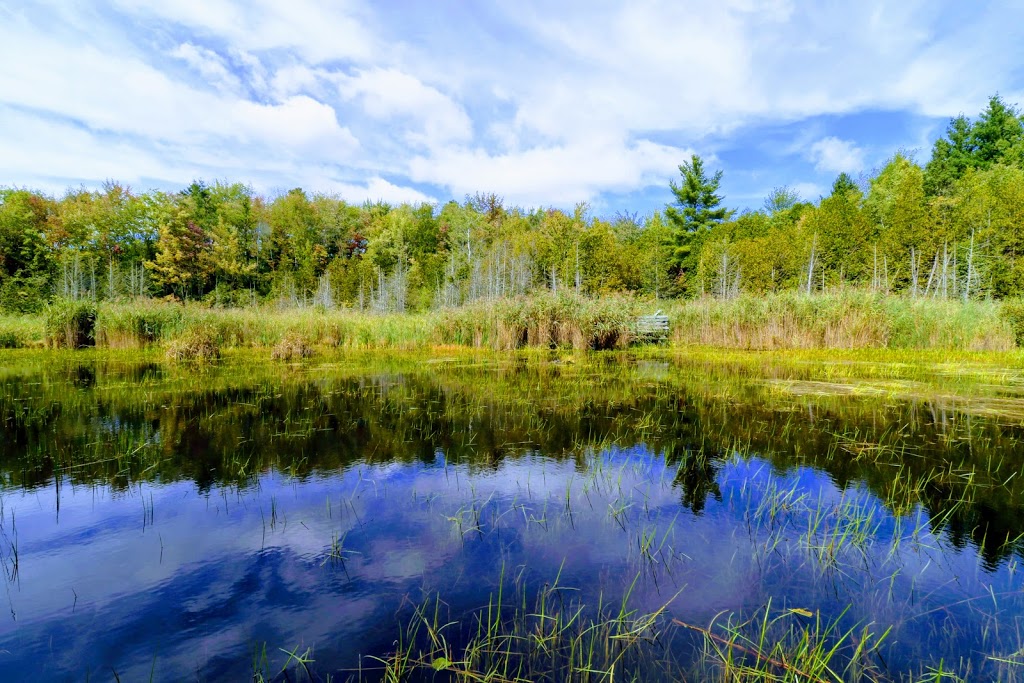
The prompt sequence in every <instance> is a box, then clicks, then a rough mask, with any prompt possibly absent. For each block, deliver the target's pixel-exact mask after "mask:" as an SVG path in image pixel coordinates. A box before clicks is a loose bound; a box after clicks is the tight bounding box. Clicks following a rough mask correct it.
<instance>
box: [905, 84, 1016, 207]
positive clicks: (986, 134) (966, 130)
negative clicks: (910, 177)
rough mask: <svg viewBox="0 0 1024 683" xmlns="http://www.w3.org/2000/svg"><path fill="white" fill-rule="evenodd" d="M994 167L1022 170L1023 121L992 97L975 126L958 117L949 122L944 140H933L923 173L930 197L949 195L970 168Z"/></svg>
mask: <svg viewBox="0 0 1024 683" xmlns="http://www.w3.org/2000/svg"><path fill="white" fill-rule="evenodd" d="M996 164H1005V165H1008V166H1016V167H1018V168H1020V167H1024V121H1022V118H1021V115H1020V113H1019V112H1018V111H1017V110H1016V108H1014V107H1013V106H1011V105H1008V104H1006V103H1005V102H1003V100H1002V98H1000V97H999V95H993V96H992V97H991V98H990V99H989V102H988V107H986V109H985V111H983V112H982V113H981V116H979V117H978V120H977V121H975V122H974V123H971V121H970V120H969V119H968V118H967V117H965V116H963V115H960V116H958V117H956V118H954V119H952V120H951V121H950V122H949V127H948V128H947V129H946V137H944V138H939V139H938V140H936V141H935V146H934V147H933V148H932V158H931V160H930V161H929V162H928V165H927V167H926V170H925V189H926V190H927V192H928V195H929V196H936V195H950V194H952V193H953V191H954V187H955V185H956V183H957V181H959V180H960V179H961V178H963V177H964V176H965V175H966V174H967V172H968V171H969V170H971V169H974V170H984V169H988V168H991V167H992V166H994V165H996Z"/></svg>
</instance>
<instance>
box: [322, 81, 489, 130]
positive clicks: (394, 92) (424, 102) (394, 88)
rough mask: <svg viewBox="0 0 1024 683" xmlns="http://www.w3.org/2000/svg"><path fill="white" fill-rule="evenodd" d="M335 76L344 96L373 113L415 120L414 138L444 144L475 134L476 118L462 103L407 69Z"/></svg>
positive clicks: (387, 117) (386, 117)
mask: <svg viewBox="0 0 1024 683" xmlns="http://www.w3.org/2000/svg"><path fill="white" fill-rule="evenodd" d="M335 80H336V82H337V84H338V88H339V91H340V93H341V97H342V98H344V99H353V98H359V99H360V100H361V102H362V105H363V108H364V110H365V111H366V112H367V113H368V114H369V115H370V116H373V117H375V118H379V119H381V120H392V119H396V118H399V119H406V120H409V121H411V122H412V124H413V126H414V128H413V127H412V126H410V130H409V135H408V136H407V137H408V138H409V139H410V140H411V141H414V142H418V143H421V144H427V145H442V144H445V143H449V142H455V141H465V140H468V139H469V138H470V137H471V136H472V133H473V129H472V122H471V121H470V120H469V117H468V116H467V115H466V113H465V112H464V111H463V110H462V108H461V107H460V106H459V105H457V104H456V103H455V102H453V101H452V100H451V98H449V97H448V96H447V95H445V94H443V93H441V92H440V91H439V90H437V89H436V88H433V87H431V86H428V85H426V84H424V83H422V82H420V81H419V80H418V79H417V78H415V77H413V76H410V75H409V74H407V73H403V72H401V71H398V70H397V69H379V68H375V69H368V70H360V71H358V72H356V73H355V74H354V75H352V76H348V75H345V74H337V75H335Z"/></svg>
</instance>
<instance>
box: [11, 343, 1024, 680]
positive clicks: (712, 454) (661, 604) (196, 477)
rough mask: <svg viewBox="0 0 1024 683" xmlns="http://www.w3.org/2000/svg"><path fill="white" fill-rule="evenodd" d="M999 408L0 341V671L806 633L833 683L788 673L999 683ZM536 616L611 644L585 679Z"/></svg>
mask: <svg viewBox="0 0 1024 683" xmlns="http://www.w3.org/2000/svg"><path fill="white" fill-rule="evenodd" d="M1004 365H1005V364H1004ZM1022 389H1024V371H1022V370H1021V369H1020V368H1014V367H1004V366H993V365H991V364H989V363H985V362H980V361H979V362H977V363H972V362H970V361H961V362H957V363H947V362H943V361H942V360H941V359H932V360H931V361H928V362H921V363H908V362H899V363H896V362H890V361H888V360H886V359H884V358H883V359H879V358H868V359H859V360H858V359H852V360H850V359H847V360H842V359H836V358H833V359H832V360H814V359H809V360H805V361H786V360H783V359H780V358H778V357H772V358H765V359H761V358H758V357H756V356H750V355H748V356H742V357H730V358H724V357H723V358H715V357H714V356H709V355H706V354H705V355H690V354H685V353H671V352H662V353H648V354H640V355H632V354H626V353H611V354H593V355H578V356H573V357H559V356H557V355H551V356H547V355H543V354H529V355H524V356H489V355H485V356H467V355H457V356H455V357H452V358H440V357H435V358H420V357H402V356H390V357H381V356H371V355H361V356H357V357H339V358H333V359H321V360H313V361H309V362H306V363H302V364H292V365H285V364H281V363H271V362H270V361H269V360H267V359H266V358H263V357H259V356H256V355H255V354H239V355H236V356H229V357H228V358H227V359H226V360H224V361H221V362H220V363H218V364H216V365H213V366H188V365H167V364H165V363H163V362H162V361H160V360H158V359H157V357H155V356H154V357H153V358H151V359H150V360H145V359H140V358H139V357H132V356H119V355H109V354H108V355H94V354H93V353H91V352H82V353H78V354H72V353H68V354H47V355H42V354H39V353H25V352H11V353H9V354H7V355H4V356H3V357H2V359H0V567H2V571H3V580H2V582H3V590H2V592H0V607H2V609H0V679H3V680H84V679H91V680H122V681H137V680H168V681H177V680H211V681H212V680H253V679H254V678H256V679H281V680H285V679H286V680H304V679H307V678H313V679H314V680H328V679H330V680H339V681H340V680H349V679H351V680H380V679H381V678H382V677H383V676H384V675H385V672H384V671H383V669H382V667H384V666H385V664H386V663H387V662H389V661H392V662H394V661H397V660H396V659H395V657H394V655H395V653H396V652H400V651H401V652H405V653H406V655H405V656H406V658H407V659H408V660H409V662H407V663H415V662H416V661H418V662H419V663H420V664H427V665H429V664H430V663H431V662H433V666H423V667H422V668H420V669H415V668H413V671H412V673H411V674H409V675H410V676H411V677H412V678H417V677H418V678H422V679H425V680H433V679H435V677H436V679H437V680H453V678H454V677H455V676H456V673H454V672H455V671H456V669H458V668H460V667H463V668H466V669H468V668H470V666H471V664H473V665H476V664H480V661H482V660H480V659H479V657H480V656H483V655H477V656H478V659H477V660H473V662H470V656H469V655H467V654H465V652H466V648H471V646H472V645H473V643H477V644H479V642H480V634H481V630H482V629H483V630H485V631H487V634H485V635H488V636H489V637H490V638H491V640H490V641H489V642H491V643H492V645H493V643H494V642H498V640H495V638H496V636H495V633H496V632H499V631H502V630H505V631H508V632H510V633H514V634H518V635H515V636H514V637H509V638H508V639H506V640H501V641H500V642H501V643H503V645H502V646H501V647H503V648H505V649H511V648H513V646H515V647H520V646H521V650H522V652H523V654H522V658H523V659H527V660H529V659H530V658H533V659H532V660H530V663H528V664H527V665H526V668H523V669H520V670H519V673H518V674H516V672H515V671H511V672H510V671H507V670H506V671H505V673H504V678H502V677H500V676H497V675H495V676H493V677H492V678H491V679H490V680H512V679H515V678H516V677H518V678H520V679H524V678H527V676H526V674H524V673H523V672H527V671H528V672H530V673H529V677H530V678H532V679H534V680H536V679H539V678H543V677H546V678H547V679H548V680H564V679H566V678H570V677H571V678H572V679H573V680H582V679H584V678H586V677H588V676H589V677H590V678H591V679H592V680H631V679H634V680H657V679H659V678H662V679H665V680H680V679H686V680H705V679H706V678H709V677H710V678H713V677H714V676H716V675H720V674H721V673H722V672H723V671H725V670H726V667H727V666H728V664H727V661H728V660H730V659H732V660H735V661H733V663H732V665H734V666H742V665H749V666H751V667H754V668H758V667H759V668H760V669H761V670H764V671H768V672H774V673H775V674H777V675H780V676H784V675H791V676H792V675H795V674H793V671H792V670H788V669H787V667H786V664H785V660H784V659H783V656H782V655H781V654H780V653H784V652H786V648H788V647H798V646H799V643H800V642H801V640H802V639H803V640H806V639H810V640H811V641H814V642H820V643H823V644H824V645H825V646H826V647H825V649H827V650H830V651H831V650H833V649H834V652H832V654H831V655H830V662H831V668H832V673H833V674H834V676H835V677H834V678H833V677H829V676H828V675H827V674H822V675H820V676H819V677H816V678H813V679H803V678H801V679H799V680H837V679H840V680H842V679H847V680H910V679H911V678H913V679H915V680H916V679H923V678H925V677H927V676H932V677H933V679H934V677H935V676H938V675H940V674H941V675H944V673H945V672H949V671H952V672H955V673H956V674H957V675H958V676H961V677H962V678H964V679H966V680H1016V679H1017V678H1018V677H1020V676H1021V674H1022V671H1019V668H1020V665H1019V664H1018V662H1022V661H1024V655H1022V654H1021V647H1022V645H1024V593H1022V592H1021V589H1022V587H1024V574H1022V572H1020V571H1019V569H1020V565H1019V563H1020V559H1021V550H1022V548H1024V541H1022V536H1021V535H1022V533H1024V497H1022V494H1024V471H1022V469H1024V444H1022V443H1021V438H1022V436H1024V427H1022V420H1024V394H1022ZM559 611H560V612H561V614H562V615H565V616H563V617H558V619H562V621H561V622H557V619H555V618H553V617H551V616H550V615H551V614H554V613H555V612H559ZM542 615H543V616H542ZM573 615H576V616H573ZM573 619H574V620H575V622H573V621H572V620H573ZM517 620H518V622H517ZM549 621H551V622H557V623H562V624H563V625H566V628H565V629H564V631H563V632H564V633H565V634H576V635H575V636H572V637H576V638H577V640H579V642H583V641H584V640H587V639H588V638H589V639H590V640H588V641H587V642H591V641H593V640H599V641H603V643H604V646H605V649H604V651H603V653H602V652H600V651H599V652H597V654H596V655H595V654H594V652H595V650H594V648H592V647H591V648H590V650H589V652H590V659H588V660H587V664H586V666H585V667H584V668H587V669H588V671H589V673H587V674H586V676H584V675H583V674H579V673H578V671H579V670H580V669H579V668H577V669H576V670H575V671H577V673H576V674H570V673H567V672H571V671H574V670H573V669H572V668H571V663H567V662H566V661H565V660H566V658H567V657H570V658H571V657H573V656H578V655H574V654H572V653H571V652H570V650H571V649H572V647H571V646H569V647H568V648H567V649H565V648H563V649H559V648H561V647H562V646H561V645H558V644H557V643H555V642H554V636H555V634H554V633H553V632H552V633H550V634H549V632H548V631H547V626H546V624H547V623H548V622H549ZM602 624H603V625H604V626H602ZM584 625H590V626H584ZM428 626H430V627H429V628H428ZM588 628H589V629H590V630H589V631H588V630H587V629H588ZM492 630H493V631H494V632H493V633H492V632H491V631H492ZM548 635H551V637H550V638H548ZM584 636H586V637H584ZM627 636H628V637H627ZM474 639H476V640H474ZM570 640H571V638H570ZM439 642H440V643H442V644H441V645H439V644H438V643H439ZM771 648H778V649H774V650H771ZM598 649H599V650H600V648H598ZM769 650H771V652H774V654H773V655H772V656H769V654H770V651H769ZM567 653H568V654H567ZM442 655H443V656H442ZM491 656H493V654H492V655H491ZM389 658H391V659H389ZM485 658H486V657H485ZM512 659H514V658H512ZM780 660H783V661H782V662H781V664H780ZM773 662H774V663H773ZM480 665H481V666H483V665H482V664H480ZM577 666H579V665H578V662H577ZM531 667H532V668H531ZM545 667H546V669H545ZM613 667H614V674H613V673H612V668H613ZM773 667H775V668H774V669H773ZM794 680H796V679H794ZM947 680H955V679H947Z"/></svg>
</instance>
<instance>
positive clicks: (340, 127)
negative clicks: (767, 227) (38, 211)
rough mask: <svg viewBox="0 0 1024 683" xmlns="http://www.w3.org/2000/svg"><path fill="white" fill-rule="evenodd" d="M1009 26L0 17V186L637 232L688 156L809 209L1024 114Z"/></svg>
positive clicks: (455, 2) (541, 9) (567, 5)
mask: <svg viewBox="0 0 1024 683" xmlns="http://www.w3.org/2000/svg"><path fill="white" fill-rule="evenodd" d="M1022 44H1024V3H1022V2H1019V1H1014V0H1008V1H1006V2H985V1H984V0H978V1H977V2H962V1H961V0H948V1H941V0H920V1H919V0H901V1H900V2H893V1H891V0H877V1H876V0H861V1H859V2H846V1H820V2H819V1H814V2H811V1H807V2H797V1H796V0H792V1H790V0H766V1H764V2H758V1H757V0H689V1H685V2H680V1H666V2H657V1H652V2H628V3H625V2H620V3H610V2H603V1H602V0H586V1H585V2H584V1H580V2H575V1H573V0H568V1H565V2H557V3H552V2H546V1H544V0H516V1H515V2H504V1H501V0H498V1H495V2H469V1H467V0H434V1H432V2H422V1H418V0H393V1H389V0H378V1H377V2H362V1H360V0H331V1H328V0H323V1H322V2H318V1H317V0H288V1H287V2H284V1H282V0H250V1H249V2H242V1H241V0H113V1H110V2H95V3H86V2H74V1H71V0H67V1H64V2H45V1H39V0H0V63H2V64H3V65H4V66H3V68H0V185H7V186H10V185H17V186H21V187H31V188H38V189H42V190H45V191H47V192H52V193H56V194H60V193H61V192H63V190H64V189H66V188H68V187H70V186H79V185H82V184H84V185H86V186H88V187H94V186H98V185H100V184H101V183H102V181H103V180H105V179H117V180H120V181H122V182H126V183H128V184H130V185H131V186H132V187H133V188H135V189H139V190H145V189H149V188H161V189H179V188H181V187H182V186H183V185H185V184H187V183H188V182H190V181H191V180H192V179H193V178H203V179H207V180H215V179H223V180H230V181H242V182H245V183H250V184H251V185H252V186H253V187H254V188H255V189H256V190H258V191H260V192H263V193H267V194H274V193H277V192H280V191H284V190H287V189H289V188H291V187H296V186H301V187H304V188H306V189H307V190H311V191H320V192H329V193H337V194H340V195H341V196H343V197H344V198H346V199H349V200H351V201H354V202H361V201H363V200H364V199H384V200H386V201H391V202H400V201H421V200H426V201H441V202H443V201H446V200H448V199H450V198H455V199H459V200H461V199H463V198H464V196H465V195H466V194H467V193H474V192H477V191H486V192H496V193H497V194H499V195H502V196H503V197H505V199H506V203H510V204H519V205H524V206H537V205H545V206H546V205H554V206H566V207H568V206H572V205H573V204H575V203H576V202H580V201H587V202H589V203H590V204H591V206H592V207H593V210H594V211H595V212H596V213H598V214H605V215H610V214H614V213H615V212H616V211H620V210H621V211H626V210H628V211H639V212H641V213H643V212H646V211H649V210H652V209H657V208H660V207H662V206H663V205H664V204H665V202H666V201H668V200H669V199H670V196H669V193H668V189H667V184H668V181H669V179H670V178H674V177H677V176H678V170H677V166H678V164H679V163H681V162H682V161H683V160H685V159H687V158H689V155H690V154H691V153H692V152H696V153H698V154H700V155H702V156H703V157H704V158H705V159H706V160H708V162H709V164H710V165H711V166H712V168H721V169H722V170H723V171H724V172H725V178H724V181H723V191H724V193H725V194H726V201H727V203H728V204H730V205H731V206H737V207H757V206H760V204H761V202H762V200H763V198H764V197H765V195H767V194H768V192H770V191H771V189H772V188H773V187H776V186H780V185H789V186H790V187H793V188H795V189H796V190H797V191H798V192H799V193H800V194H801V195H802V196H803V197H804V198H806V199H817V197H818V195H819V194H821V193H823V192H826V191H827V188H828V186H829V185H830V184H831V182H832V180H833V179H834V177H835V175H836V174H837V173H838V172H840V171H848V172H850V173H852V174H854V175H855V176H856V175H859V174H863V173H870V171H871V170H872V169H873V168H877V167H878V166H879V165H880V164H882V163H883V162H884V161H885V159H886V158H887V157H888V156H890V155H891V154H892V153H893V152H894V151H895V150H896V149H899V148H904V149H906V150H911V151H913V150H917V152H918V158H919V159H921V160H926V159H927V156H928V154H929V151H930V149H931V143H932V141H933V140H934V139H935V138H936V137H937V136H938V135H940V134H941V133H942V131H943V130H944V128H945V125H946V123H947V122H948V119H949V117H950V116H954V115H956V114H958V113H960V112H963V113H966V114H967V115H969V116H974V115H976V114H977V113H978V112H979V111H980V110H981V109H982V108H983V107H984V105H985V103H986V100H987V98H988V96H989V95H991V94H993V93H995V92H997V91H998V92H999V93H1001V94H1002V95H1003V97H1004V98H1005V99H1006V100H1008V101H1010V102H1011V103H1024V56H1022V53H1021V49H1020V46H1021V45H1022Z"/></svg>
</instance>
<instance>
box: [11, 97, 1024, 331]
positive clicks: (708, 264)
mask: <svg viewBox="0 0 1024 683" xmlns="http://www.w3.org/2000/svg"><path fill="white" fill-rule="evenodd" d="M679 171H680V179H679V181H678V182H675V181H673V182H672V183H671V185H670V188H669V189H670V192H671V195H670V197H671V200H672V201H671V202H670V203H669V204H668V205H667V206H666V207H665V210H664V211H657V212H653V213H651V214H649V215H646V216H639V215H637V214H629V213H620V214H618V215H616V216H615V217H613V218H601V217H596V216H593V215H592V214H591V212H590V210H589V208H588V206H587V205H585V204H580V205H577V206H576V207H575V209H574V210H573V211H563V210H560V209H553V208H537V209H523V208H520V207H509V206H506V205H505V203H504V202H503V200H502V198H501V197H499V196H498V195H496V194H477V195H475V196H472V197H467V198H466V200H465V201H464V202H463V203H458V202H454V201H452V202H448V203H447V204H444V205H441V206H435V205H432V204H425V203H424V204H420V205H411V204H401V205H397V206H392V205H389V204H386V203H383V202H376V203H364V204H359V205H356V204H351V203H348V202H346V201H344V200H343V199H341V198H339V197H336V196H330V195H323V194H315V195H310V194H308V193H307V192H305V191H303V190H302V189H293V190H291V191H289V192H287V193H284V194H282V195H280V196H277V197H273V198H266V197H263V196H260V195H259V194H257V193H256V192H254V191H253V189H252V188H251V187H248V186H246V185H243V184H240V183H226V182H215V183H210V184H207V183H204V182H201V181H196V182H193V183H192V184H191V185H189V186H188V187H187V188H185V189H183V190H182V191H180V192H160V191H152V192H146V193H136V192H133V191H131V189H130V188H127V187H125V186H123V185H120V184H117V183H114V182H108V183H106V184H105V185H104V186H103V188H102V189H101V190H99V191H90V190H86V189H79V190H71V191H68V192H67V193H66V194H65V195H64V196H62V197H59V198H55V197H51V196H47V195H45V194H43V193H40V192H34V191H30V190H26V189H18V188H5V189H0V308H2V309H3V310H7V311H17V312H31V311H34V310H38V309H39V308H41V307H42V306H44V305H45V303H46V302H47V301H48V300H49V299H51V298H53V297H62V298H70V299H82V298H92V299H122V298H132V297H168V298H174V299H195V300H204V301H208V302H210V303H212V304H215V305H247V304H254V303H258V302H262V301H267V300H275V301H281V302H286V303H291V304H294V305H322V306H326V307H333V306H352V307H357V308H360V309H364V310H374V311H381V312H384V311H407V310H424V309H428V308H433V307H443V306H456V305H461V304H464V303H467V302H470V301H473V300H478V299H484V298H499V297H505V296H512V295H517V294H525V293H529V292H532V291H536V290H539V289H546V290H549V291H554V292H561V291H572V292H577V293H580V294H587V295H601V294H604V293H609V292H620V291H628V292H636V293H638V294H641V295H644V296H654V297H666V296H691V297H693V296H717V297H725V298H727V297H731V296H735V295H737V294H739V293H740V292H750V293H755V294H757V293H766V292H772V291H781V290H792V289H798V290H801V291H806V292H819V291H823V290H828V289H834V288H840V287H862V288H871V289H873V290H876V291H880V292H888V293H906V294H908V295H910V296H929V297H963V298H972V297H981V296H986V297H987V296H992V297H1009V296H1018V295H1022V294H1024V120H1022V117H1021V115H1020V114H1019V112H1018V111H1017V110H1016V109H1014V108H1013V107H1012V106H1009V105H1007V104H1006V103H1005V102H1003V101H1002V99H1001V98H1000V97H998V96H994V97H992V98H991V99H990V100H989V103H988V106H987V107H986V109H985V110H984V111H983V112H982V113H981V114H980V115H979V116H978V117H977V118H976V119H975V120H973V121H972V120H970V119H968V118H967V117H965V116H959V117H956V118H954V119H952V120H951V121H950V123H949V126H948V128H947V130H946V134H945V135H944V136H943V137H941V138H940V139H939V140H937V141H936V142H935V145H934V148H933V149H932V154H931V158H930V159H929V160H928V162H927V163H926V164H925V165H924V166H921V165H920V164H918V163H917V162H916V161H915V159H914V158H913V156H912V155H909V154H906V153H903V152H898V153H896V154H895V155H894V156H893V157H892V158H891V159H890V160H889V161H888V162H887V163H886V164H885V165H884V167H883V168H882V169H881V170H879V171H877V172H876V173H873V174H872V175H870V176H869V177H866V178H861V179H859V180H854V179H853V178H851V177H850V176H849V175H847V174H840V175H839V176H838V177H837V178H836V180H835V183H834V184H833V186H832V189H831V192H830V194H829V195H828V196H825V197H821V198H819V199H818V200H817V201H814V202H807V201H801V199H800V198H799V197H798V196H797V195H796V194H795V193H794V192H793V191H792V190H790V189H788V188H786V187H782V188H778V189H776V190H775V191H773V192H772V193H771V195H770V196H769V197H768V198H766V200H765V203H764V206H763V207H762V208H761V209H758V210H756V211H745V212H743V213H740V214H737V213H736V212H734V211H732V210H730V209H728V208H726V207H725V205H724V198H723V197H722V196H721V194H720V193H719V185H720V182H721V179H722V173H721V171H718V172H715V173H711V172H710V171H708V170H707V169H706V167H705V164H704V161H703V160H702V159H701V158H700V157H699V156H697V155H694V156H693V157H692V158H691V159H690V160H689V161H687V162H685V163H683V164H682V165H680V167H679Z"/></svg>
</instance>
